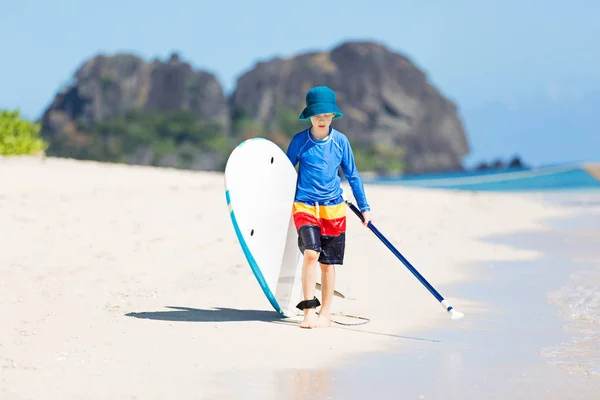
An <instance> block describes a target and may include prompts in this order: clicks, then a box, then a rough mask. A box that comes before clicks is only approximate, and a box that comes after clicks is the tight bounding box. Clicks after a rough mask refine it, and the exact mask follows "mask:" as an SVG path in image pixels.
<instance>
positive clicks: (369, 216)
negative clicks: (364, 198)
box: [362, 211, 373, 226]
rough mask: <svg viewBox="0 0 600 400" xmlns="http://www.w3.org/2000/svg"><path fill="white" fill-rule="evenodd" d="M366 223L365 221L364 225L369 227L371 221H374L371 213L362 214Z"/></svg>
mask: <svg viewBox="0 0 600 400" xmlns="http://www.w3.org/2000/svg"><path fill="white" fill-rule="evenodd" d="M362 215H363V218H364V221H363V225H364V226H367V225H369V221H372V220H373V218H372V217H371V211H365V212H363V213H362Z"/></svg>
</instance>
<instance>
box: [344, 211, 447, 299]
mask: <svg viewBox="0 0 600 400" xmlns="http://www.w3.org/2000/svg"><path fill="white" fill-rule="evenodd" d="M346 203H347V204H348V206H350V209H351V210H352V211H353V212H354V214H356V215H357V216H358V217H359V218H360V220H361V221H363V222H364V221H365V218H364V217H363V215H362V213H361V212H360V210H359V209H358V208H356V206H355V205H354V204H352V203H351V202H350V201H346ZM367 226H368V227H369V228H370V229H371V231H373V233H374V234H375V235H376V236H377V237H378V238H379V239H380V240H381V241H382V242H383V243H384V244H385V245H386V246H387V247H388V249H390V250H391V252H392V253H394V255H395V256H396V257H398V258H399V259H400V261H402V263H403V264H404V265H405V266H406V268H408V269H409V270H410V272H412V273H413V275H414V276H416V277H417V279H418V280H419V281H420V282H421V283H422V284H423V286H425V287H426V288H427V289H428V290H429V291H430V292H431V294H432V295H433V296H434V297H435V298H436V299H437V300H438V301H439V302H442V301H444V298H443V297H442V296H441V295H440V294H439V293H438V292H437V290H435V289H434V288H433V286H431V285H430V284H429V282H427V280H426V279H425V278H424V277H423V275H421V274H420V273H419V271H417V270H416V269H415V267H413V266H412V265H411V263H410V262H409V261H408V260H407V259H406V258H404V256H403V255H402V254H400V252H399V251H398V250H397V249H396V248H395V247H394V245H392V244H391V243H390V242H389V241H388V240H387V239H386V238H385V236H383V234H382V233H381V232H379V230H378V229H377V228H376V227H375V225H373V224H372V223H371V221H369V223H368V224H367Z"/></svg>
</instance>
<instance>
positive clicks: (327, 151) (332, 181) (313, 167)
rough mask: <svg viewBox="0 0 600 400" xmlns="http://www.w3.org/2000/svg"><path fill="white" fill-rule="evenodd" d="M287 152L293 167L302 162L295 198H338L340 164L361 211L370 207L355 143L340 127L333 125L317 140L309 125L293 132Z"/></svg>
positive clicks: (326, 199)
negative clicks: (324, 136) (325, 135)
mask: <svg viewBox="0 0 600 400" xmlns="http://www.w3.org/2000/svg"><path fill="white" fill-rule="evenodd" d="M286 154H287V156H288V158H289V159H290V161H291V162H292V165H293V166H294V167H295V166H296V165H298V164H299V168H298V183H297V187H296V197H295V200H296V201H301V202H302V201H304V202H317V201H318V202H326V201H328V200H335V199H337V198H339V196H341V194H342V188H341V187H340V183H341V177H340V175H339V173H338V168H339V167H340V166H341V167H342V171H343V172H344V176H345V177H346V179H347V180H348V183H349V184H350V187H351V189H352V193H353V195H354V198H355V199H356V203H357V206H358V208H359V209H360V211H361V212H364V211H370V210H371V208H370V206H369V203H368V202H367V198H366V195H365V190H364V187H363V183H362V179H361V177H360V174H359V172H358V170H357V169H356V165H355V163H354V154H353V152H352V147H351V146H350V142H349V140H348V138H347V137H346V135H344V134H343V133H341V132H340V131H338V130H336V129H333V128H330V131H329V135H328V136H327V137H326V138H325V139H323V140H316V139H315V138H314V137H313V136H312V134H311V133H310V128H308V129H306V130H304V131H302V132H299V133H297V134H295V135H294V137H293V138H292V140H291V142H290V144H289V146H288V149H287V152H286Z"/></svg>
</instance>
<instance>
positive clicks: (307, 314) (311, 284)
mask: <svg viewBox="0 0 600 400" xmlns="http://www.w3.org/2000/svg"><path fill="white" fill-rule="evenodd" d="M318 258H319V253H317V252H316V251H314V250H304V263H303V265H302V294H303V296H304V300H312V299H313V298H314V297H315V284H316V282H317V260H318ZM316 326H317V312H316V310H315V309H314V308H307V309H305V310H304V320H303V321H302V323H301V324H300V327H301V328H315V327H316Z"/></svg>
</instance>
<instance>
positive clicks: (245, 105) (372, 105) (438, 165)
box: [232, 42, 468, 172]
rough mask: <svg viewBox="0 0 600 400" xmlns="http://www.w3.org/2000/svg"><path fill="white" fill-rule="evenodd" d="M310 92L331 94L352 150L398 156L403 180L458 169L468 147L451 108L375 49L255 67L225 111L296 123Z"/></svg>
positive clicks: (402, 62) (402, 64) (421, 78)
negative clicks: (316, 88)
mask: <svg viewBox="0 0 600 400" xmlns="http://www.w3.org/2000/svg"><path fill="white" fill-rule="evenodd" d="M313 85H326V86H329V87H331V88H332V89H334V90H335V91H336V93H337V98H338V105H339V107H340V108H341V110H342V112H343V113H344V117H343V118H341V119H339V120H335V121H334V126H335V128H337V129H339V130H340V131H342V132H344V133H345V134H346V135H347V136H348V137H349V138H350V140H351V142H352V143H353V145H356V146H357V147H359V148H360V147H362V148H366V149H367V150H368V151H369V152H372V153H374V154H377V153H381V154H380V155H381V156H385V155H386V154H389V153H390V152H396V153H398V154H399V155H400V156H403V159H404V163H405V171H406V172H424V171H435V170H449V169H460V168H461V163H462V158H463V157H464V156H465V155H466V154H467V152H468V144H467V139H466V135H465V132H464V130H463V126H462V123H461V121H460V119H459V117H458V116H457V109H456V106H455V105H454V104H453V103H452V102H450V101H449V100H448V99H446V98H445V97H444V96H443V95H442V94H440V92H439V91H438V90H437V89H436V88H435V87H434V86H432V85H431V84H430V83H429V82H428V81H427V78H426V76H425V74H424V73H423V72H421V71H420V70H419V69H418V68H417V67H415V65H413V64H412V63H411V62H410V61H409V60H408V59H407V58H405V57H403V56H402V55H400V54H397V53H394V52H392V51H390V50H388V49H387V48H385V47H384V46H382V45H379V44H377V43H370V42H347V43H344V44H342V45H340V46H338V47H336V48H334V49H332V50H331V51H329V52H312V53H306V54H301V55H298V56H296V57H293V58H288V59H281V58H278V59H273V60H271V61H268V62H259V63H258V64H257V65H256V66H255V67H254V68H253V69H252V70H250V71H248V72H247V73H245V74H244V75H242V76H241V77H240V78H239V80H238V82H237V87H236V90H235V92H234V93H233V97H232V104H233V106H234V107H235V108H236V109H238V110H243V112H245V113H247V114H249V115H250V116H252V117H253V118H256V119H258V120H259V121H261V123H269V122H270V121H272V120H273V119H274V118H277V116H278V114H279V112H278V110H279V109H282V108H284V109H291V110H295V111H296V113H297V115H299V114H300V112H301V111H302V109H303V107H304V96H305V93H306V91H307V90H308V89H309V88H310V87H311V86H313Z"/></svg>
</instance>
